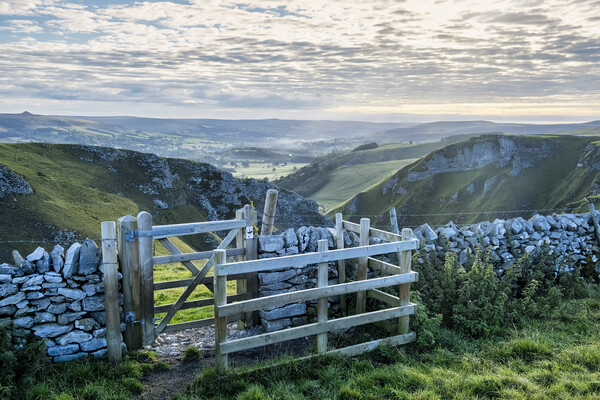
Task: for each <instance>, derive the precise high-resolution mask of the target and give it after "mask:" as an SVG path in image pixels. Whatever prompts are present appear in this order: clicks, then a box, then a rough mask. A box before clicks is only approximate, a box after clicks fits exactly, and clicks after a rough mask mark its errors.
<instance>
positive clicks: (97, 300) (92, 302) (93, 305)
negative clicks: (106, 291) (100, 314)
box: [83, 295, 104, 311]
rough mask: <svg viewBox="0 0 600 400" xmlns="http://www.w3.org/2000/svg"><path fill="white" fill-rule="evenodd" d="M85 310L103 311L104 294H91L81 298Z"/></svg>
mask: <svg viewBox="0 0 600 400" xmlns="http://www.w3.org/2000/svg"><path fill="white" fill-rule="evenodd" d="M83 309H84V310H85V311H104V296H100V295H98V296H92V297H86V298H85V299H83Z"/></svg>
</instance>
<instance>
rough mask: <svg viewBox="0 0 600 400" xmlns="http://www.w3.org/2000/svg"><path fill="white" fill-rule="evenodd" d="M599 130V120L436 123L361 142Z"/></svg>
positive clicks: (377, 136)
mask: <svg viewBox="0 0 600 400" xmlns="http://www.w3.org/2000/svg"><path fill="white" fill-rule="evenodd" d="M590 128H600V120H598V121H591V122H586V123H573V124H514V123H496V122H490V121H439V122H430V123H426V124H419V125H414V126H410V127H401V128H394V129H390V130H387V131H383V132H379V133H376V134H373V135H368V136H365V137H364V138H363V139H364V140H365V141H366V140H370V141H376V142H378V143H382V142H383V143H398V142H405V141H408V140H412V141H419V142H420V141H424V140H439V139H441V138H442V137H446V136H450V135H462V134H473V133H479V134H483V133H493V132H497V133H504V134H506V135H540V134H553V133H558V132H562V131H567V130H569V131H571V130H578V129H590Z"/></svg>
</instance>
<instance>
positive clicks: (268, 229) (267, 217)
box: [260, 189, 279, 235]
mask: <svg viewBox="0 0 600 400" xmlns="http://www.w3.org/2000/svg"><path fill="white" fill-rule="evenodd" d="M278 193H279V192H277V190H275V189H269V190H267V197H266V199H265V210H264V212H263V220H262V226H261V229H260V234H261V235H270V234H271V233H273V223H274V221H275V209H276V207H277V194H278Z"/></svg>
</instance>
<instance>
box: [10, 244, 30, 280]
mask: <svg viewBox="0 0 600 400" xmlns="http://www.w3.org/2000/svg"><path fill="white" fill-rule="evenodd" d="M12 255H13V258H14V260H15V265H16V266H17V267H18V268H20V269H21V270H22V271H23V273H24V274H25V275H30V274H33V273H34V272H35V271H34V268H33V264H31V263H30V262H29V261H27V260H26V259H24V258H23V257H22V256H21V255H20V254H19V252H18V251H17V250H13V252H12Z"/></svg>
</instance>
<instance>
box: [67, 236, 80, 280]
mask: <svg viewBox="0 0 600 400" xmlns="http://www.w3.org/2000/svg"><path fill="white" fill-rule="evenodd" d="M80 249H81V244H79V243H73V244H72V245H71V247H69V250H67V255H66V256H65V265H64V268H63V276H64V277H65V278H70V277H71V276H73V274H74V273H75V272H76V271H77V269H78V268H79V252H80Z"/></svg>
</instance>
